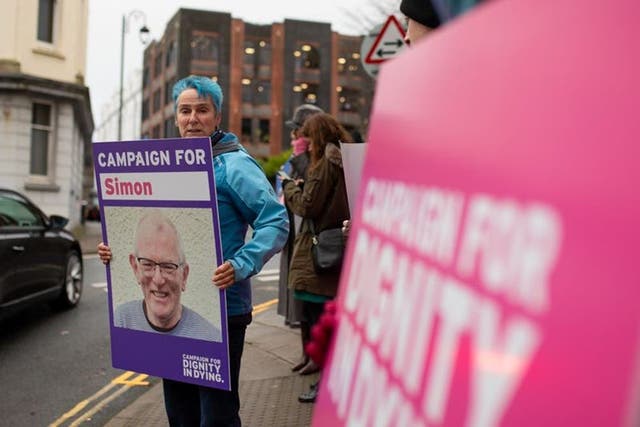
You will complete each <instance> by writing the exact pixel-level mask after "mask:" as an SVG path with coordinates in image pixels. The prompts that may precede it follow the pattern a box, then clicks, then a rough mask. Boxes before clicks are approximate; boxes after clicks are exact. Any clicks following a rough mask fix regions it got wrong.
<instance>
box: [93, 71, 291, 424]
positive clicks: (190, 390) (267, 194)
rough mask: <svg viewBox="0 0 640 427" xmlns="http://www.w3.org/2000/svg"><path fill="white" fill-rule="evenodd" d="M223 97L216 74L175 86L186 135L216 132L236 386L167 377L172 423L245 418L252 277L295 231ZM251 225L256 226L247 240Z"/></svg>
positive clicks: (220, 281)
mask: <svg viewBox="0 0 640 427" xmlns="http://www.w3.org/2000/svg"><path fill="white" fill-rule="evenodd" d="M222 99H223V96H222V89H221V88H220V86H219V85H218V83H216V82H214V81H213V80H211V79H210V78H208V77H204V76H189V77H185V78H183V79H181V80H179V81H178V82H176V84H175V85H174V86H173V101H174V108H175V123H176V126H177V127H178V130H179V133H180V136H181V137H183V138H191V137H210V138H211V145H212V156H213V169H214V171H213V172H214V175H215V187H216V195H217V202H218V217H219V224H220V232H221V238H222V252H223V254H224V259H225V260H224V262H223V263H222V264H221V265H220V266H218V267H214V266H212V269H213V277H212V283H213V285H214V286H216V287H217V288H218V289H224V290H225V291H226V292H225V294H226V303H227V317H228V319H227V327H228V345H229V365H230V374H231V390H230V391H226V390H219V389H214V388H208V387H202V386H197V385H193V384H187V383H182V382H179V381H173V380H168V379H164V380H163V391H164V401H165V409H166V411H167V417H168V419H169V424H170V425H171V426H240V425H241V420H240V415H239V411H240V395H239V392H238V385H239V376H240V362H241V358H242V352H243V349H244V337H245V332H246V328H247V325H249V323H251V311H252V303H251V283H250V277H251V276H253V275H255V274H257V273H258V272H259V271H260V270H261V269H262V266H263V265H264V264H265V263H266V262H267V261H268V260H269V259H270V258H271V257H272V256H273V255H274V254H276V253H277V252H279V251H280V250H281V249H282V247H283V245H284V243H285V241H286V239H287V234H288V232H289V221H288V218H287V212H286V209H285V208H284V206H282V204H280V203H279V202H278V200H277V198H276V195H275V192H274V190H273V188H272V186H271V184H270V183H269V181H268V180H267V178H266V176H265V175H264V172H263V171H262V169H261V168H260V166H259V165H258V163H257V162H256V161H255V160H254V159H253V158H252V157H251V156H250V155H249V154H248V153H247V151H246V150H245V149H244V148H243V147H242V146H241V145H240V143H239V142H238V138H237V137H236V136H235V135H234V134H233V133H231V132H224V131H222V130H220V128H219V126H220V122H221V119H222V111H221V108H222ZM248 227H251V228H252V230H253V233H252V237H251V239H249V240H245V237H246V235H247V230H248ZM98 255H99V256H100V259H101V260H102V262H103V263H105V264H107V263H109V261H110V260H111V248H109V247H108V246H107V245H105V244H104V243H100V244H99V245H98ZM212 258H213V257H212ZM154 261H155V262H158V261H160V260H154Z"/></svg>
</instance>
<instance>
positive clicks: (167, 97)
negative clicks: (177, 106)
mask: <svg viewBox="0 0 640 427" xmlns="http://www.w3.org/2000/svg"><path fill="white" fill-rule="evenodd" d="M172 90H173V81H168V82H167V83H166V84H165V85H164V104H165V105H167V104H171V103H172V102H173V94H172V93H171V92H172Z"/></svg>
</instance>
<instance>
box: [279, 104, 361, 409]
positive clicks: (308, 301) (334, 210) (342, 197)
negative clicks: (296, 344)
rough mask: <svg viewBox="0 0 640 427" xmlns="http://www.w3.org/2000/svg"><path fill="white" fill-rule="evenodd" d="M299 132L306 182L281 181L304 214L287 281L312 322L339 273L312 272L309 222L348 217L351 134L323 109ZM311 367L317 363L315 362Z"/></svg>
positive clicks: (330, 224) (329, 223)
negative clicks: (345, 147)
mask: <svg viewBox="0 0 640 427" xmlns="http://www.w3.org/2000/svg"><path fill="white" fill-rule="evenodd" d="M301 134H302V135H303V136H304V137H306V138H307V139H309V142H310V145H309V153H310V159H311V163H310V164H309V169H308V171H307V178H306V179H305V180H304V182H303V181H302V180H300V179H298V180H295V181H294V180H292V179H285V180H284V182H283V188H284V195H285V200H286V203H287V205H288V206H289V207H290V209H291V210H292V211H293V213H295V214H296V215H299V216H301V217H302V226H301V228H300V232H299V233H298V234H297V235H296V239H295V246H294V249H293V256H292V259H291V266H290V268H289V286H290V287H291V288H292V289H294V295H295V298H296V299H299V300H300V301H302V308H303V313H304V316H305V318H306V319H308V321H309V326H310V327H311V328H313V326H314V325H315V324H316V323H317V321H318V319H319V317H320V315H321V314H322V310H323V307H324V303H325V302H327V301H329V300H332V299H333V298H334V297H335V296H336V294H337V292H338V284H339V280H340V274H339V273H332V274H322V275H320V274H318V273H316V271H315V269H314V265H313V259H312V256H311V247H312V244H313V243H312V240H313V234H314V232H313V231H312V228H313V230H314V231H315V233H320V232H321V231H323V230H326V229H329V228H339V227H340V226H341V224H342V221H343V220H345V219H349V204H348V201H347V190H346V186H345V180H344V171H343V169H342V155H341V153H340V142H351V137H350V135H349V134H348V133H347V131H346V130H345V129H344V128H343V127H342V126H341V125H340V124H339V123H338V122H337V121H336V119H334V118H333V117H332V116H331V115H329V114H325V113H322V114H316V115H314V116H312V117H310V118H308V119H307V121H306V122H305V124H304V126H303V127H302V130H301ZM303 184H304V185H303ZM309 363H312V362H309ZM312 367H313V369H314V370H317V369H318V367H317V365H316V364H315V363H314V364H313V366H312ZM303 369H305V368H303ZM317 389H318V387H317V384H316V385H315V387H313V386H312V389H311V391H310V393H305V394H303V395H301V396H300V397H299V398H298V400H300V401H301V402H313V401H315V398H316V394H317Z"/></svg>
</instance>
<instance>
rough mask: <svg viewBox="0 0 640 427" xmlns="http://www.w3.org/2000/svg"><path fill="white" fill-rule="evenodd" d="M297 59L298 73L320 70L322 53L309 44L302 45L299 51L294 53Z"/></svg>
mask: <svg viewBox="0 0 640 427" xmlns="http://www.w3.org/2000/svg"><path fill="white" fill-rule="evenodd" d="M293 56H294V57H295V58H296V59H295V67H296V71H301V70H303V69H312V70H316V69H318V68H320V53H319V52H318V49H317V48H316V47H315V46H312V45H310V44H309V43H302V44H301V45H300V46H299V47H298V49H296V50H295V51H294V52H293Z"/></svg>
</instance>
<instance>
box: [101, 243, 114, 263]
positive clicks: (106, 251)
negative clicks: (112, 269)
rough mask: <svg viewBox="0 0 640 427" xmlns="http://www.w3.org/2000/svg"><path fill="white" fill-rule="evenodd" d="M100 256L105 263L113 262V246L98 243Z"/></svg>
mask: <svg viewBox="0 0 640 427" xmlns="http://www.w3.org/2000/svg"><path fill="white" fill-rule="evenodd" d="M98 256H99V257H100V261H102V263H103V264H104V265H107V264H109V262H111V248H110V247H109V246H107V245H105V244H104V243H102V242H100V243H98Z"/></svg>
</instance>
